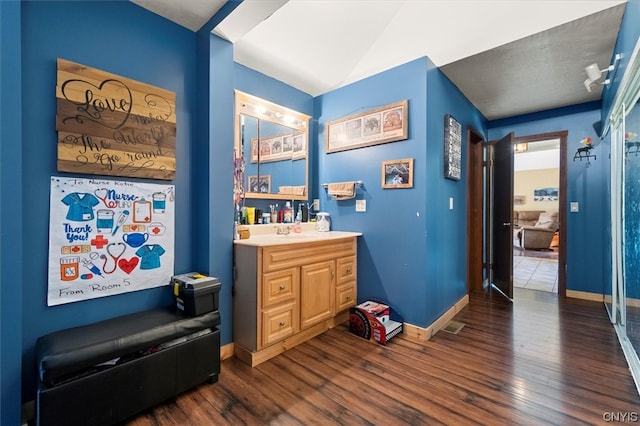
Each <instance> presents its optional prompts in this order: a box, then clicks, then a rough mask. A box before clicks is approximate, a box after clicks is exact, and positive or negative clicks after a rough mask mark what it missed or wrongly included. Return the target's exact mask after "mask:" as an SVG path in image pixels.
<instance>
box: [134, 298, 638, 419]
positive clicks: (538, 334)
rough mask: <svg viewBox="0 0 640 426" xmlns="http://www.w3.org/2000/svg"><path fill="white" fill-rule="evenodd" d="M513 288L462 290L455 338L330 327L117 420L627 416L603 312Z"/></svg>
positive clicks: (233, 363)
mask: <svg viewBox="0 0 640 426" xmlns="http://www.w3.org/2000/svg"><path fill="white" fill-rule="evenodd" d="M514 291H515V292H516V297H515V302H514V304H513V305H511V304H509V303H507V302H505V301H504V300H502V299H501V298H500V297H499V296H498V295H495V296H492V295H486V294H471V297H470V303H469V305H468V306H467V307H465V308H464V309H463V310H462V311H461V312H460V313H459V314H458V315H457V316H456V317H455V320H456V321H459V322H462V323H464V324H465V325H464V327H463V328H462V330H460V332H459V333H458V334H455V335H454V334H449V333H446V332H444V331H441V332H439V333H437V334H436V335H435V336H433V338H432V339H431V340H429V341H417V340H413V339H410V338H407V337H404V336H399V337H397V338H395V339H394V340H392V341H390V342H389V343H388V345H387V346H381V345H377V344H375V343H370V342H366V341H364V340H362V339H360V338H359V337H356V336H354V335H353V334H351V333H349V331H348V330H347V328H346V327H338V328H336V329H333V330H329V331H327V332H326V333H324V334H323V335H321V336H319V337H316V338H314V339H313V340H311V341H308V342H306V343H303V344H302V345H299V346H297V347H295V348H293V349H291V350H289V351H287V352H286V353H284V354H282V355H280V356H277V357H275V358H273V359H271V360H269V361H267V362H265V363H263V364H260V365H259V366H257V367H255V368H251V367H249V366H247V365H245V364H243V363H241V362H240V361H238V360H237V359H235V358H232V359H228V360H225V361H223V362H222V370H221V374H220V380H219V382H218V383H216V384H213V385H210V384H205V385H202V386H199V387H197V388H195V389H194V390H192V391H190V392H187V393H184V394H182V395H181V396H179V397H178V398H176V399H175V400H173V401H170V402H168V403H166V404H164V405H161V406H158V407H156V408H155V409H153V410H149V411H147V412H144V413H142V414H141V415H140V416H138V417H136V418H134V419H131V420H130V421H129V422H128V423H127V424H128V425H131V426H143V425H238V424H251V425H266V424H270V425H309V424H319V425H325V424H340V425H382V424H393V425H400V424H407V425H433V424H456V425H462V424H487V425H488V424H491V425H498V424H504V425H514V424H521V425H535V424H553V425H564V424H572V425H573V424H604V423H605V419H606V418H608V416H612V414H610V413H614V414H615V415H618V416H620V413H625V414H626V415H627V417H626V419H629V415H635V416H638V412H639V411H640V397H639V396H638V393H637V390H636V387H635V385H634V383H633V380H632V378H631V376H630V374H629V370H628V367H627V364H626V361H625V359H624V355H623V354H622V351H621V349H620V346H619V344H618V341H617V338H616V335H615V332H614V330H613V327H612V326H611V324H609V322H608V320H607V316H606V312H605V310H604V307H603V305H602V304H601V303H595V302H589V301H582V300H575V299H567V300H566V301H560V302H559V301H558V300H557V296H556V295H554V294H550V293H544V292H538V291H531V290H525V289H518V288H516V289H514ZM634 413H635V414H634ZM618 418H621V417H618ZM636 418H637V417H636Z"/></svg>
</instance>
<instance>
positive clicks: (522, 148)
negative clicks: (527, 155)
mask: <svg viewBox="0 0 640 426" xmlns="http://www.w3.org/2000/svg"><path fill="white" fill-rule="evenodd" d="M513 149H514V151H515V152H516V154H518V153H520V152H526V151H527V150H528V149H529V144H528V143H526V142H525V143H517V144H515V145H514V146H513Z"/></svg>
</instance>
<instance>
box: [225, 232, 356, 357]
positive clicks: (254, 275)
mask: <svg viewBox="0 0 640 426" xmlns="http://www.w3.org/2000/svg"><path fill="white" fill-rule="evenodd" d="M360 235H362V234H361V233H358V232H341V231H331V232H315V231H311V232H302V233H299V234H294V233H292V234H289V235H276V234H275V233H270V234H264V235H252V236H251V237H250V238H248V239H245V240H236V241H234V274H235V280H234V287H233V336H234V337H233V340H234V350H235V354H236V356H237V357H238V358H239V359H241V360H242V361H244V362H246V363H247V364H249V365H251V366H256V365H258V364H260V363H261V362H264V361H266V360H268V359H269V358H272V357H274V356H276V355H278V354H280V353H282V352H284V351H285V350H287V349H289V348H291V347H293V346H296V345H298V344H300V343H302V342H304V341H306V340H308V339H311V338H312V337H315V336H317V335H318V334H320V333H322V332H324V331H326V330H328V329H330V328H333V327H335V326H336V325H337V324H340V323H342V322H345V321H347V320H348V319H349V307H351V306H355V305H356V294H357V262H356V259H357V237H358V236H360Z"/></svg>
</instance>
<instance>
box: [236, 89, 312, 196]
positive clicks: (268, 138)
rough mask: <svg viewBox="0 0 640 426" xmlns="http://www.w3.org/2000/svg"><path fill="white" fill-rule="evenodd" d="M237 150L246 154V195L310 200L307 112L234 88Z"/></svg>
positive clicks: (244, 183)
mask: <svg viewBox="0 0 640 426" xmlns="http://www.w3.org/2000/svg"><path fill="white" fill-rule="evenodd" d="M235 97H236V103H235V109H236V110H235V129H236V131H235V150H236V156H239V155H240V153H241V154H242V156H243V157H244V161H245V172H244V177H243V188H244V191H245V192H244V198H263V199H276V200H307V199H308V181H307V179H308V167H307V157H308V156H307V152H308V141H309V118H310V116H308V115H306V114H302V113H299V112H297V111H293V110H290V109H288V108H285V107H283V106H280V105H277V104H274V103H271V102H269V101H265V100H264V99H260V98H257V97H255V96H252V95H249V94H246V93H243V92H240V91H238V90H236V91H235Z"/></svg>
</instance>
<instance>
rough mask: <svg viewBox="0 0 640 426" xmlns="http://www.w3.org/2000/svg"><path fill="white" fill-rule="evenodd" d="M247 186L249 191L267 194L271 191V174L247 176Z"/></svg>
mask: <svg viewBox="0 0 640 426" xmlns="http://www.w3.org/2000/svg"><path fill="white" fill-rule="evenodd" d="M247 188H248V190H249V192H255V193H259V194H268V193H270V192H271V175H260V176H248V178H247Z"/></svg>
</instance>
